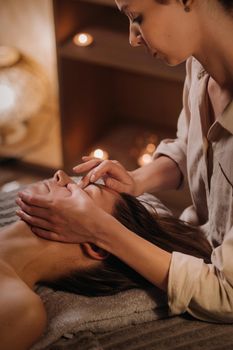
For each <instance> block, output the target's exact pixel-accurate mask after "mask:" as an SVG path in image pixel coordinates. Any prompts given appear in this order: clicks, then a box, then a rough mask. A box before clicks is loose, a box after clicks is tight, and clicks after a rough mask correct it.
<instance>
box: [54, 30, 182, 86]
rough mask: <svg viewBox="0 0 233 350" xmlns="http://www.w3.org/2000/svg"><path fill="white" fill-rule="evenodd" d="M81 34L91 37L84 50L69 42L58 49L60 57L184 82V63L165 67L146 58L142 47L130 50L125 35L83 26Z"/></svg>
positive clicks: (157, 61) (150, 57) (159, 62)
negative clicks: (83, 32) (90, 42)
mask: <svg viewBox="0 0 233 350" xmlns="http://www.w3.org/2000/svg"><path fill="white" fill-rule="evenodd" d="M82 31H85V32H88V33H90V34H91V35H92V36H93V37H94V43H93V44H92V45H91V46H89V47H85V48H84V47H78V46H76V45H75V44H74V43H73V41H72V39H70V40H69V41H68V42H67V43H65V44H64V45H62V46H59V47H58V53H59V55H60V57H65V58H70V59H74V60H79V61H84V62H88V63H92V64H97V65H101V66H105V67H111V68H116V69H121V70H126V71H128V72H134V73H139V74H146V75H150V76H154V77H158V78H163V79H169V80H170V81H178V82H183V81H184V78H185V65H184V64H182V65H180V66H178V67H169V66H167V65H166V64H165V63H163V62H162V61H159V60H156V59H155V58H153V57H152V56H150V55H149V53H147V52H146V50H145V48H143V47H138V48H132V47H130V45H129V42H128V36H127V34H125V33H122V32H115V31H111V30H109V29H105V28H99V27H97V28H95V27H87V28H83V29H82Z"/></svg>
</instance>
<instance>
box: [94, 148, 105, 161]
mask: <svg viewBox="0 0 233 350" xmlns="http://www.w3.org/2000/svg"><path fill="white" fill-rule="evenodd" d="M90 155H91V156H92V157H95V158H100V159H102V160H105V159H108V152H106V151H103V150H102V149H100V148H97V149H96V150H94V151H93V152H91V154H90Z"/></svg>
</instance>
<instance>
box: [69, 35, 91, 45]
mask: <svg viewBox="0 0 233 350" xmlns="http://www.w3.org/2000/svg"><path fill="white" fill-rule="evenodd" d="M93 41H94V38H93V36H92V35H91V34H89V33H77V34H76V35H75V36H74V38H73V42H74V43H75V45H77V46H81V47H87V46H90V45H91V44H92V43H93Z"/></svg>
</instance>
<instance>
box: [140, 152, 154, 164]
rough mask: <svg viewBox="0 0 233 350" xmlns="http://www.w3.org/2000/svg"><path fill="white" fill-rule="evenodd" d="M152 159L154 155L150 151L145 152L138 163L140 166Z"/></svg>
mask: <svg viewBox="0 0 233 350" xmlns="http://www.w3.org/2000/svg"><path fill="white" fill-rule="evenodd" d="M151 161H152V155H150V154H149V153H144V154H143V155H142V156H141V157H139V158H138V164H139V165H140V166H143V165H146V164H149V163H150V162H151Z"/></svg>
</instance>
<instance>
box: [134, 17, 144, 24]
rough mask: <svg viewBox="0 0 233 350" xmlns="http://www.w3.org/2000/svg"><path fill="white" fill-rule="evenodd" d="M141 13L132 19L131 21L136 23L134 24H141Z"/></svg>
mask: <svg viewBox="0 0 233 350" xmlns="http://www.w3.org/2000/svg"><path fill="white" fill-rule="evenodd" d="M142 20H143V18H142V15H139V16H136V17H135V18H133V19H132V23H136V24H139V25H140V24H142Z"/></svg>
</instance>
